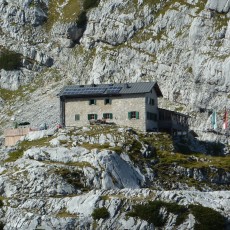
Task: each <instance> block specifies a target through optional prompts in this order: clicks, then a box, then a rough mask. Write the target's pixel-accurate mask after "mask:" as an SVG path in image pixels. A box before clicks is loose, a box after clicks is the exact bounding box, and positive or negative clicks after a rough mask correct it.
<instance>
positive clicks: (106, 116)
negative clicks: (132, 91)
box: [103, 113, 113, 119]
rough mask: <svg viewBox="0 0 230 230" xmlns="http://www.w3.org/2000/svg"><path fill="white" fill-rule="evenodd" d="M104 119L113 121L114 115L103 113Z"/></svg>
mask: <svg viewBox="0 0 230 230" xmlns="http://www.w3.org/2000/svg"><path fill="white" fill-rule="evenodd" d="M103 118H104V119H113V114H112V113H103Z"/></svg>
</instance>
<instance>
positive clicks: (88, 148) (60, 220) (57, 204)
mask: <svg viewBox="0 0 230 230" xmlns="http://www.w3.org/2000/svg"><path fill="white" fill-rule="evenodd" d="M99 130H100V132H99ZM131 133H132V130H130V129H123V128H117V127H103V128H102V127H94V128H93V129H92V127H84V128H82V129H76V130H74V129H70V130H64V129H63V130H59V131H58V132H56V133H54V132H53V130H47V131H37V133H36V132H32V133H29V134H28V135H27V136H26V137H25V138H24V141H22V142H21V143H19V144H18V146H15V147H14V148H12V149H6V148H4V147H0V153H1V154H0V156H1V161H2V164H1V167H0V195H1V202H0V222H1V223H2V224H3V225H4V229H7V230H8V229H9V230H11V229H25V230H26V229H39V228H41V229H60V230H61V229H92V228H96V229H130V230H131V229H137V230H138V229H155V227H158V224H159V223H158V222H155V221H154V220H152V219H151V221H148V222H147V221H146V218H145V217H144V216H142V215H140V216H139V215H138V214H137V215H136V216H135V215H134V216H133V215H132V211H133V210H134V209H135V206H136V205H140V206H139V208H142V206H144V205H149V204H150V205H157V204H158V203H159V202H161V206H162V207H161V208H160V209H159V210H158V211H159V215H160V216H164V218H163V220H162V221H163V222H162V223H163V225H161V227H164V229H172V228H176V229H181V230H185V229H188V228H190V229H195V226H196V225H197V224H198V223H200V224H203V222H202V221H203V220H202V219H199V215H201V213H200V212H201V211H202V210H203V212H204V213H203V214H202V215H207V213H209V212H211V211H212V212H214V214H215V215H214V214H213V216H212V219H214V218H216V219H215V221H216V222H218V221H219V218H222V219H221V220H222V222H223V221H224V222H223V224H224V223H226V224H225V226H224V228H222V227H221V228H220V229H225V227H226V229H227V227H229V223H230V215H229V213H230V203H229V201H230V192H229V191H228V190H223V191H213V187H212V186H211V184H213V185H215V186H218V185H219V184H221V183H222V185H221V186H224V185H225V187H223V188H224V189H227V188H228V186H229V181H230V178H229V172H228V171H227V170H224V168H223V169H222V171H221V170H220V171H221V172H220V173H219V172H218V170H217V169H216V168H215V166H214V164H215V162H214V159H215V158H214V157H213V159H210V162H211V160H212V165H213V166H212V167H211V166H208V167H207V166H206V169H209V170H210V172H209V171H208V170H207V171H205V165H206V161H207V160H205V159H203V158H202V159H200V158H199V157H195V156H189V160H188V161H187V164H186V160H185V158H183V159H181V162H180V160H179V159H180V158H179V155H178V153H177V155H175V154H176V153H173V152H172V151H174V150H173V147H172V144H170V143H168V142H169V140H168V139H167V136H166V135H165V134H158V135H156V134H152V135H150V134H149V135H145V136H144V135H143V133H135V134H132V135H131ZM145 138H146V139H145ZM147 140H148V141H150V140H152V141H154V140H155V141H156V142H155V144H154V146H152V147H150V144H149V142H147ZM161 143H164V144H163V145H162V144H161ZM166 143H168V146H166ZM148 145H149V146H148ZM152 145H153V144H152ZM161 151H162V152H161ZM147 152H148V154H146V153H147ZM150 153H151V154H150ZM161 154H163V155H164V156H165V157H166V158H167V162H169V160H170V159H169V158H170V156H171V155H172V154H174V155H175V157H174V158H175V160H173V162H172V163H171V164H169V163H167V164H166V168H165V164H164V163H162V162H165V161H166V158H164V156H162V155H161ZM166 154H167V155H166ZM187 156H188V155H187ZM190 160H191V161H192V162H191V163H189V162H190ZM201 160H202V161H201ZM226 160H228V158H226ZM193 161H197V162H199V161H200V162H199V167H200V168H199V167H198V168H196V167H194V166H193V168H191V165H194V162H193ZM180 164H182V165H184V166H180ZM210 164H211V163H210ZM188 166H190V168H189V167H188ZM228 168H229V166H228ZM208 173H210V175H209V174H208ZM218 173H219V174H218ZM221 173H222V174H221ZM178 178H180V179H178ZM189 183H193V185H192V186H191V185H189ZM196 183H197V187H198V188H199V190H198V189H197V188H196V187H195V186H194V185H195V184H196ZM200 183H202V184H200ZM215 186H214V188H216V187H215ZM150 188H152V189H150ZM158 188H159V190H157V189H158ZM164 188H169V190H167V189H166V190H165V189H164ZM217 188H218V190H220V188H221V187H217ZM150 201H151V202H152V203H151V202H150ZM149 202H150V203H149ZM194 204H196V207H198V208H199V210H200V211H199V213H197V212H195V211H194V210H193V209H194ZM170 205H171V206H170ZM178 205H180V206H178ZM144 207H145V206H144ZM153 207H155V208H154V210H155V209H157V207H156V206H153ZM167 207H169V208H167ZM181 207H183V212H185V216H184V217H180V215H181V213H180V212H178V209H181ZM101 208H104V209H106V210H107V214H106V215H107V216H103V215H102V214H101V212H100V210H101ZM207 208H211V209H210V210H209V209H207ZM185 209H186V210H185ZM96 211H98V212H97V214H95V215H96V216H95V215H93V213H95V212H96ZM147 213H148V212H147ZM155 215H156V214H155ZM155 218H156V217H155ZM177 218H178V219H181V218H182V221H178V219H177ZM205 218H209V216H206V217H205ZM210 221H211V220H210ZM214 224H215V223H214Z"/></svg>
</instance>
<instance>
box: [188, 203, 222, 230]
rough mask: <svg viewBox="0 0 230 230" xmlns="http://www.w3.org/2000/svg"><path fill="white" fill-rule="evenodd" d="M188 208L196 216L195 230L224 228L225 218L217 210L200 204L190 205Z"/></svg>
mask: <svg viewBox="0 0 230 230" xmlns="http://www.w3.org/2000/svg"><path fill="white" fill-rule="evenodd" d="M189 208H190V210H191V212H192V214H193V215H194V216H195V218H196V223H195V226H194V229H195V230H216V229H218V230H222V229H225V218H224V217H223V216H222V215H221V214H220V213H219V212H217V211H215V210H213V209H211V208H207V207H203V206H201V205H190V206H189Z"/></svg>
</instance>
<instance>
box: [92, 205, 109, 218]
mask: <svg viewBox="0 0 230 230" xmlns="http://www.w3.org/2000/svg"><path fill="white" fill-rule="evenodd" d="M109 215H110V214H109V212H108V210H107V209H106V207H102V208H96V209H94V210H93V213H92V217H93V219H94V220H99V219H106V218H109Z"/></svg>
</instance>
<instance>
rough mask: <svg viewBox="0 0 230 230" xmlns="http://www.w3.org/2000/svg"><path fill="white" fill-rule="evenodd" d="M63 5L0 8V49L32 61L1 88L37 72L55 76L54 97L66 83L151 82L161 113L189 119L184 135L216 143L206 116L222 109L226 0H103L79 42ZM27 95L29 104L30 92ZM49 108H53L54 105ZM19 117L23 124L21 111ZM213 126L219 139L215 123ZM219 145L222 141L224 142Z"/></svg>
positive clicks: (16, 4)
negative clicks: (184, 115) (156, 88)
mask: <svg viewBox="0 0 230 230" xmlns="http://www.w3.org/2000/svg"><path fill="white" fill-rule="evenodd" d="M67 3H68V4H72V3H70V2H69V1H67ZM68 4H67V5H68ZM67 5H65V6H67ZM65 6H64V5H58V4H57V5H55V4H51V3H50V2H49V1H19V2H15V1H10V2H7V4H6V1H2V2H1V8H0V11H1V22H0V23H1V28H2V31H1V38H2V39H1V45H2V46H4V47H8V48H10V49H11V50H15V51H17V52H20V53H22V54H23V56H24V57H25V58H26V57H27V58H29V59H31V60H34V61H35V62H34V63H33V64H30V65H24V67H25V68H29V69H30V70H32V72H33V73H32V72H31V71H29V72H25V71H24V72H25V74H24V75H22V76H21V78H20V84H19V83H18V80H17V74H18V73H17V74H14V76H13V77H11V78H9V80H4V81H3V80H2V81H3V82H2V84H1V85H4V88H11V87H10V85H11V83H13V85H14V87H13V88H12V89H15V88H16V87H18V86H19V85H24V84H27V83H29V82H31V81H34V79H36V77H32V76H38V75H39V74H38V72H37V71H39V72H40V71H41V70H42V71H43V72H42V79H43V81H45V80H44V79H47V78H50V74H53V75H55V76H58V78H57V79H58V81H59V84H58V86H56V87H54V90H55V89H56V94H57V93H58V91H59V89H60V86H61V85H65V84H66V83H70V82H72V83H83V84H84V83H91V82H94V83H102V82H103V83H105V82H107V83H108V82H120V81H122V82H123V81H131V82H135V81H146V80H147V81H148V80H157V81H158V83H159V85H160V88H161V90H162V92H163V95H164V97H165V98H166V99H167V100H164V101H163V102H162V103H161V106H162V107H167V108H171V109H177V108H180V111H181V112H184V113H189V114H190V115H191V114H192V115H191V118H190V119H191V129H194V130H195V131H197V132H198V133H199V134H200V135H199V136H200V139H202V140H205V141H206V140H209V141H215V140H216V139H218V138H219V139H220V138H221V139H222V136H221V137H219V136H217V135H210V133H208V132H207V130H208V128H207V127H208V125H209V124H210V122H209V119H208V118H209V117H208V116H209V115H210V114H209V112H210V111H212V110H213V109H216V110H218V112H219V114H220V115H221V114H222V113H223V109H224V107H225V106H226V107H229V106H230V104H229V103H230V102H229V100H228V98H229V95H228V92H229V87H230V86H229V84H230V82H229V77H228V73H229V71H230V69H229V68H230V59H229V55H228V54H229V47H230V46H229V45H230V43H229V31H230V24H229V20H228V17H229V16H228V15H229V13H228V12H229V1H227V0H224V1H219V0H216V1H204V2H202V3H199V2H197V1H190V0H188V1H184V2H183V3H182V2H180V3H179V2H175V1H171V0H167V1H158V2H156V3H149V2H145V1H137V2H135V4H133V2H132V1H126V2H124V1H116V3H114V2H112V1H110V0H103V1H100V4H99V5H98V6H97V7H95V8H92V9H90V10H88V12H87V25H86V27H85V31H84V34H83V36H82V33H83V29H82V28H80V27H79V26H78V25H77V23H76V19H75V18H74V17H75V16H74V17H73V18H72V19H71V17H72V16H71V15H69V16H68V17H67V14H66V11H65V10H66V8H65ZM73 7H74V6H73ZM75 7H76V6H75ZM49 9H50V12H51V13H50V14H49V13H47V12H49ZM76 9H77V8H76ZM62 10H63V12H62ZM35 11H36V12H39V13H36V14H35V13H34V12H35ZM55 12H56V15H59V17H55V15H54V14H53V13H55ZM61 12H62V13H61ZM220 12H221V14H220ZM65 17H66V18H65ZM76 17H77V16H76ZM70 19H71V20H70ZM37 25H39V26H37ZM76 43H79V44H77V45H76ZM70 47H71V48H70ZM185 60H186V61H185ZM50 67H51V70H49V69H47V68H50ZM8 75H9V74H7V76H8ZM4 79H5V78H4ZM12 81H13V82H12ZM7 85H8V86H7ZM46 85H47V84H46ZM2 87H3V86H2ZM47 87H48V85H47ZM28 90H29V89H28ZM38 91H39V89H38ZM31 96H32V98H37V95H36V93H35V94H32V95H31ZM49 97H50V96H47V99H49ZM169 105H170V106H169ZM55 106H56V107H57V108H58V104H57V105H55ZM16 107H17V105H16ZM33 107H34V106H33V103H32V104H31V103H29V104H28V110H32V111H33ZM181 108H182V110H181ZM17 110H18V108H15V111H17ZM28 110H27V109H26V111H28ZM201 110H202V111H205V112H206V113H207V116H204V115H205V114H203V113H200V111H201ZM38 114H39V113H31V114H29V116H30V117H38V116H39V115H38ZM208 114H209V115H208ZM20 115H21V117H22V118H26V117H28V112H27V114H26V113H21V114H20ZM51 115H52V117H53V121H52V122H51V123H53V122H54V121H55V120H58V114H55V113H54V114H53V111H52V114H51V112H50V113H49V112H48V113H46V115H43V120H46V119H47V117H51ZM53 115H54V116H55V117H54V116H53ZM8 119H9V118H8ZM38 119H39V118H38ZM4 120H7V118H4ZM219 123H221V121H220V120H219ZM219 127H220V128H219V129H218V132H219V133H221V132H222V129H221V127H222V125H221V124H220V125H219ZM222 133H223V132H222ZM221 141H223V142H226V138H225V137H224V136H223V140H221Z"/></svg>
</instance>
